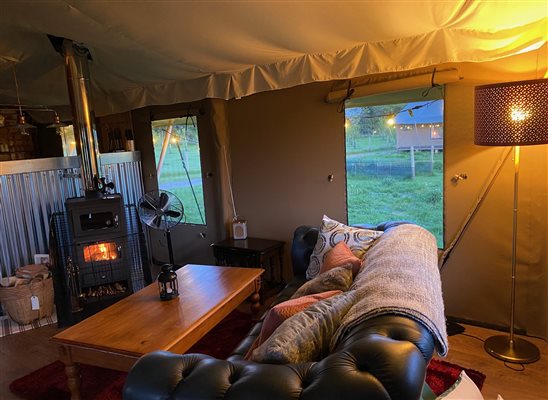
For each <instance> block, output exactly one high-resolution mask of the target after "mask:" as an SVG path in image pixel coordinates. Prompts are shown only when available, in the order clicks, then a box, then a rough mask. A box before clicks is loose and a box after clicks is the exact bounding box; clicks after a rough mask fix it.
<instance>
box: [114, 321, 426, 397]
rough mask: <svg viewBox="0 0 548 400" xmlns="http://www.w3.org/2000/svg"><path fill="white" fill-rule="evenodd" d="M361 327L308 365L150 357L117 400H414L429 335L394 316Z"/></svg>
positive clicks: (140, 364)
mask: <svg viewBox="0 0 548 400" xmlns="http://www.w3.org/2000/svg"><path fill="white" fill-rule="evenodd" d="M373 320H378V321H373ZM382 325H388V328H384V327H382ZM360 327H361V328H360V329H359V330H357V331H356V332H353V333H351V334H350V335H348V336H347V338H345V339H344V340H343V342H342V343H341V346H339V348H338V349H337V350H336V351H335V352H334V353H332V354H331V355H329V356H327V357H325V358H324V359H323V360H321V361H319V362H313V363H303V364H286V365H274V364H258V363H254V362H249V361H234V362H232V361H225V360H217V359H215V358H213V357H209V356H206V355H202V354H183V355H177V354H173V353H167V352H154V353H150V354H147V355H145V356H143V357H142V358H141V359H140V360H139V361H138V362H137V363H136V364H135V366H134V367H133V368H132V370H131V371H130V373H129V375H128V378H127V380H126V383H125V386H124V399H126V400H145V399H146V400H153V399H167V398H169V399H186V400H193V399H196V400H198V399H199V400H208V399H227V400H232V399H237V400H248V399H249V400H252V399H253V400H255V399H265V400H284V399H288V400H289V399H301V400H308V399H310V400H322V399H345V400H352V399H365V398H378V399H392V400H394V399H402V400H412V399H418V398H419V397H420V394H421V390H422V386H423V382H424V378H425V374H426V366H427V364H428V362H429V361H430V358H431V356H432V353H433V348H434V341H433V339H432V337H431V336H430V334H429V333H428V331H427V330H426V329H425V328H424V327H423V326H422V325H421V324H420V323H418V322H416V321H413V320H411V319H409V318H406V317H401V316H395V315H390V316H386V315H385V316H382V317H377V318H374V319H372V320H371V321H369V322H368V324H367V325H366V326H364V327H362V326H361V325H360ZM416 342H419V343H420V345H418V344H417V343H416ZM428 343H430V344H428Z"/></svg>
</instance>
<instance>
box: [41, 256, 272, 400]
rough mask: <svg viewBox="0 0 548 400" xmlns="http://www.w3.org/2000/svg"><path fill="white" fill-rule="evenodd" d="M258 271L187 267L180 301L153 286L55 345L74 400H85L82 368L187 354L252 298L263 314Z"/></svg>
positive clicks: (73, 329) (66, 333)
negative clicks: (160, 353) (161, 354)
mask: <svg viewBox="0 0 548 400" xmlns="http://www.w3.org/2000/svg"><path fill="white" fill-rule="evenodd" d="M263 272H264V270H263V269H258V268H237V267H230V268H226V267H217V266H209V265H186V266H185V267H183V268H180V269H179V270H178V271H177V278H178V283H179V292H180V294H179V297H178V298H176V299H173V300H169V301H160V297H159V294H158V285H157V284H156V283H153V284H151V285H149V286H147V287H145V288H144V289H142V290H140V291H138V292H136V293H134V294H132V295H131V296H129V297H126V298H124V299H122V300H120V301H119V302H117V303H116V304H114V305H112V306H110V307H108V308H106V309H105V310H103V311H101V312H99V313H97V314H95V315H93V316H91V317H89V318H87V319H85V320H84V321H82V322H80V323H78V324H76V325H74V326H71V327H70V328H67V329H66V330H64V331H62V332H60V333H58V334H57V335H55V336H53V337H52V338H51V339H50V340H51V341H53V342H55V343H57V344H58V345H59V346H60V354H61V361H63V362H64V363H65V370H66V374H67V378H68V386H69V388H70V391H71V394H72V399H80V398H81V393H80V377H79V371H78V365H77V363H83V364H89V365H96V366H99V367H104V368H110V369H115V370H120V371H129V369H130V368H131V367H132V366H133V364H134V363H135V362H136V361H137V359H138V358H139V357H141V356H142V355H144V354H146V353H149V352H151V351H155V350H166V351H171V352H174V353H184V352H185V351H187V350H188V349H189V348H190V347H191V346H192V345H194V344H195V343H196V342H197V341H198V340H200V339H201V338H202V337H203V336H204V335H205V334H206V333H207V332H209V331H210V330H211V329H212V328H213V327H214V326H215V325H217V324H218V323H219V322H220V321H221V320H222V319H223V318H224V317H226V316H227V315H228V314H229V313H230V312H231V311H233V310H234V309H235V308H236V307H237V306H238V305H239V304H241V303H242V302H243V301H244V300H246V299H247V298H248V297H251V300H252V302H253V303H252V310H253V311H257V310H258V309H259V289H260V279H261V275H262V273H263Z"/></svg>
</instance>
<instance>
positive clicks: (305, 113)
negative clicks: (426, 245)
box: [228, 55, 548, 338]
mask: <svg viewBox="0 0 548 400" xmlns="http://www.w3.org/2000/svg"><path fill="white" fill-rule="evenodd" d="M523 63H526V65H525V64H523ZM506 66H507V67H508V68H505V69H504V70H496V69H493V68H491V66H490V65H489V64H482V65H480V64H472V63H469V64H466V65H464V64H463V65H461V66H460V68H461V69H462V72H463V75H464V76H465V77H466V76H469V77H471V78H469V79H465V80H463V81H461V82H459V83H454V84H448V85H447V86H446V98H445V105H446V112H445V178H444V185H445V224H446V229H445V235H446V237H445V239H446V243H449V242H450V240H451V239H452V238H453V237H454V235H455V233H456V232H457V231H458V229H459V227H460V225H461V224H462V222H463V220H464V218H465V217H466V215H467V213H468V212H469V211H470V209H471V208H472V207H473V205H474V203H475V201H476V199H477V197H478V196H479V193H480V191H481V188H482V185H484V184H485V183H486V180H487V178H488V176H489V175H490V173H491V171H492V169H493V167H494V165H495V164H496V162H497V160H498V159H499V157H500V154H501V152H502V151H504V149H505V148H496V147H494V148H487V147H480V146H476V145H474V143H473V96H474V84H476V83H477V82H485V81H486V80H492V81H495V80H499V81H500V80H520V79H532V78H535V77H538V58H536V57H534V56H531V55H523V56H522V57H521V61H520V60H517V61H516V60H510V61H508V63H507V64H506ZM541 76H542V75H541ZM329 89H330V85H329V84H326V83H316V84H309V85H304V86H300V87H296V88H292V89H286V90H280V91H272V92H265V93H259V94H256V95H253V96H249V97H247V98H243V99H240V100H232V101H229V107H228V120H229V125H230V135H231V137H230V143H231V157H232V165H233V180H234V196H235V200H236V207H237V210H238V213H239V214H242V215H244V216H245V217H246V218H247V220H248V230H249V234H250V236H256V237H265V238H271V239H279V240H284V241H286V243H287V247H286V253H288V251H289V245H290V243H291V235H292V232H293V230H294V229H295V228H296V227H297V226H299V225H301V224H316V225H317V224H319V222H320V221H321V216H322V214H324V213H325V214H327V215H329V216H330V217H332V218H335V219H338V220H340V221H343V222H344V221H346V191H345V169H344V168H345V167H344V165H345V150H344V114H339V113H337V111H336V105H329V104H326V103H325V102H324V97H325V94H326V93H327V92H328V91H329ZM547 153H548V146H535V147H528V148H523V150H522V172H521V181H520V211H519V215H520V222H519V228H518V229H519V233H518V234H519V236H518V237H519V243H518V248H519V252H520V253H519V254H518V291H517V296H518V297H517V308H516V327H517V328H518V329H520V328H521V329H525V330H526V331H527V333H528V334H532V335H540V336H542V337H545V338H546V336H547V333H548V321H547V315H548V306H547V301H546V288H547V286H548V274H547V261H548V256H547V250H546V233H547V227H546V224H547V214H548V199H547V182H548V179H547V178H548V177H547V158H548V155H547ZM461 172H465V173H467V175H468V180H466V181H460V182H459V183H458V184H457V185H454V184H452V183H451V177H452V176H453V175H455V174H457V173H461ZM330 174H333V175H334V181H333V182H329V181H328V179H327V177H328V175H330ZM512 185H513V170H512V161H511V159H508V160H507V162H506V164H505V165H504V167H503V170H502V172H501V174H500V175H499V177H498V178H497V181H496V182H495V185H494V187H493V189H492V191H491V192H490V193H489V195H488V198H487V200H486V201H485V203H484V204H483V205H482V207H481V209H480V210H479V212H478V213H477V214H476V216H475V217H474V219H473V220H472V223H471V225H470V226H469V228H468V230H467V231H465V233H464V236H463V238H462V240H461V241H460V243H459V244H458V246H457V247H456V249H455V251H454V252H453V254H452V255H451V257H450V258H449V260H448V262H447V264H446V265H445V267H444V269H443V271H442V281H443V288H444V294H445V302H446V313H447V315H449V316H454V317H458V318H461V319H466V320H470V321H477V322H480V323H482V324H487V325H493V326H508V324H509V317H510V306H509V296H510V249H511V227H512V194H513V189H512V187H513V186H512ZM364 222H367V221H364ZM286 261H287V262H286V268H285V269H286V276H287V275H288V274H289V270H290V267H289V258H288V256H287V254H286ZM463 294H465V295H463Z"/></svg>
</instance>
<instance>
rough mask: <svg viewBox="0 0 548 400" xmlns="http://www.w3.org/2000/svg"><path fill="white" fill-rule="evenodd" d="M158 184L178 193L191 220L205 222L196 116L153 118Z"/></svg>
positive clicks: (186, 221) (160, 187) (187, 218)
mask: <svg viewBox="0 0 548 400" xmlns="http://www.w3.org/2000/svg"><path fill="white" fill-rule="evenodd" d="M151 125H152V142H153V144H154V156H155V157H156V166H157V178H158V188H159V189H163V190H167V191H169V192H172V193H174V194H175V195H177V197H178V198H179V199H180V200H181V202H182V203H183V206H184V211H185V212H184V220H183V222H185V223H188V224H198V225H205V224H206V223H205V221H206V218H205V209H204V193H203V185H202V167H201V163H200V144H199V141H198V128H197V124H196V117H195V116H188V117H182V118H170V119H162V120H156V121H152V122H151Z"/></svg>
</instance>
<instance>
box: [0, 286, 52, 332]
mask: <svg viewBox="0 0 548 400" xmlns="http://www.w3.org/2000/svg"><path fill="white" fill-rule="evenodd" d="M33 296H36V297H37V298H38V302H37V303H36V301H35V305H36V304H37V305H38V308H37V307H34V308H37V309H35V310H33V305H32V300H31V299H32V297H33ZM0 301H1V302H2V307H3V309H4V311H6V312H7V313H8V314H9V316H10V318H11V319H12V320H14V321H15V322H17V323H19V324H23V325H25V324H29V323H31V322H32V321H35V320H37V319H40V318H44V317H49V316H50V315H52V314H53V279H52V278H51V277H49V276H47V277H44V276H41V277H38V276H35V277H31V278H30V279H29V280H28V282H27V283H23V284H19V285H17V286H7V287H0Z"/></svg>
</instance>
